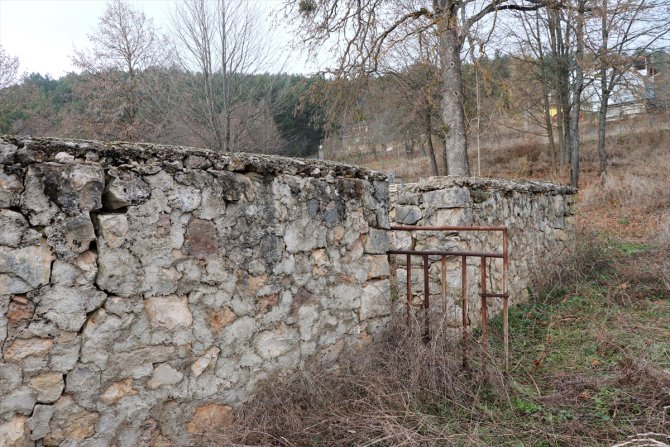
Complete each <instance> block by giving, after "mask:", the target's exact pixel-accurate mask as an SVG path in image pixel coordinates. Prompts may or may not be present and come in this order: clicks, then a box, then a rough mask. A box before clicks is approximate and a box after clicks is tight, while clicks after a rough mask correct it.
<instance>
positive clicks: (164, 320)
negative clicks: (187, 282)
mask: <svg viewBox="0 0 670 447" xmlns="http://www.w3.org/2000/svg"><path fill="white" fill-rule="evenodd" d="M144 309H145V311H146V313H147V317H148V318H149V323H150V324H151V327H152V328H154V329H159V328H163V329H167V330H174V329H178V328H188V327H190V326H191V324H192V323H193V316H192V315H191V311H190V310H189V308H188V299H187V298H186V297H178V296H176V295H171V296H160V297H152V298H148V299H147V300H145V305H144Z"/></svg>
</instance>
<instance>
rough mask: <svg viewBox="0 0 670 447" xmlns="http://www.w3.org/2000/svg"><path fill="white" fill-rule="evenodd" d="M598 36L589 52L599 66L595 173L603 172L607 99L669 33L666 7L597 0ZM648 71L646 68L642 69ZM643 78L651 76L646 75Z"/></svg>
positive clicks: (642, 0)
mask: <svg viewBox="0 0 670 447" xmlns="http://www.w3.org/2000/svg"><path fill="white" fill-rule="evenodd" d="M599 2H600V4H599V5H598V7H597V8H596V12H597V13H598V14H599V16H600V33H599V34H600V36H599V38H600V39H599V40H598V39H596V40H595V42H594V44H593V46H594V47H595V48H594V49H593V51H594V52H595V53H596V55H597V63H598V66H599V69H598V72H597V75H596V79H597V81H598V82H599V84H600V85H599V92H598V93H599V107H598V158H599V161H600V163H599V168H598V173H599V174H601V175H602V174H604V173H605V172H606V170H607V152H606V149H605V138H606V131H607V130H606V129H607V128H606V125H607V111H608V108H609V102H610V98H611V96H612V94H613V92H614V90H615V89H616V88H617V86H620V85H621V84H622V82H624V81H625V76H626V74H627V73H629V72H630V71H631V69H632V68H633V67H634V66H635V65H636V64H637V63H639V62H640V61H641V60H642V61H644V62H645V65H648V64H646V62H647V60H646V59H647V56H648V53H649V52H650V50H652V49H653V48H654V47H655V46H656V45H658V44H659V43H660V42H661V41H662V40H663V39H665V38H666V36H667V35H668V34H669V33H670V7H669V6H668V4H667V2H665V1H658V0H599ZM645 68H646V69H647V70H652V69H653V68H652V67H650V66H646V67H645ZM647 75H651V74H650V73H647Z"/></svg>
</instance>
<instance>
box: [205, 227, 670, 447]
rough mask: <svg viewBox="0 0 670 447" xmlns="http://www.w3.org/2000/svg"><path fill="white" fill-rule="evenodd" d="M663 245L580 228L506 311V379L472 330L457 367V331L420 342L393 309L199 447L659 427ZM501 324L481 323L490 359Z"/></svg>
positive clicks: (467, 441)
mask: <svg viewBox="0 0 670 447" xmlns="http://www.w3.org/2000/svg"><path fill="white" fill-rule="evenodd" d="M659 244H660V243H659ZM668 248H670V244H669V245H667V246H661V245H654V246H651V245H643V244H630V243H625V242H620V241H612V240H607V239H603V238H596V237H593V236H579V237H578V239H577V243H576V249H575V252H574V253H572V254H571V255H570V256H568V255H565V256H562V257H561V258H560V259H558V260H556V262H554V263H552V266H548V267H547V268H545V269H544V270H543V272H542V275H541V279H538V281H537V282H536V284H537V285H538V286H539V287H538V291H537V292H536V293H535V295H536V296H535V298H534V299H533V300H532V301H531V302H530V303H526V304H523V305H519V306H517V307H516V308H513V309H512V310H511V313H510V325H511V330H512V332H511V333H512V338H511V345H510V347H511V352H512V368H511V378H510V381H509V382H508V383H507V384H505V383H504V380H503V377H502V375H501V373H500V372H499V370H498V369H496V368H494V367H489V368H487V370H486V373H483V372H481V369H478V365H477V360H478V359H479V358H480V356H481V350H480V349H479V346H477V344H476V338H477V330H476V329H475V330H473V337H471V340H472V344H471V345H470V346H469V349H470V351H471V355H470V359H471V361H472V362H473V366H474V368H475V369H474V370H471V371H464V370H463V369H461V367H460V360H461V357H460V348H459V346H458V343H455V342H454V339H458V336H454V334H453V332H450V331H449V330H446V329H443V328H440V327H439V326H436V327H434V331H433V338H432V341H431V342H430V343H429V344H424V343H423V342H422V341H421V337H420V334H416V333H415V332H412V331H410V330H409V329H408V328H407V327H406V325H405V323H404V318H401V317H402V316H399V318H398V319H397V320H394V321H392V322H391V326H390V328H389V331H388V333H387V335H386V336H385V337H384V338H382V339H380V340H378V341H376V342H375V343H372V344H370V345H368V346H366V347H364V348H362V349H361V350H359V351H354V352H351V353H349V355H348V357H346V358H344V359H342V360H341V362H340V363H339V367H338V368H333V367H332V366H330V367H329V366H324V365H315V366H313V367H311V368H308V369H307V370H305V371H299V372H296V373H294V374H292V375H290V376H288V377H286V376H285V377H282V378H271V379H269V380H267V381H266V382H265V383H263V384H262V385H261V387H260V388H259V389H258V391H257V392H256V397H255V398H254V399H253V400H251V401H249V402H247V403H246V404H244V405H242V406H240V407H239V408H238V409H237V410H236V414H235V419H236V422H235V425H234V427H232V428H226V429H220V428H217V427H213V429H212V430H211V431H209V432H207V433H204V434H203V435H202V437H201V438H200V439H199V440H198V444H197V445H211V446H214V445H216V446H222V445H229V446H241V445H246V446H250V445H254V446H260V445H272V446H291V447H293V446H377V447H382V446H417V447H418V446H426V447H428V446H491V445H495V446H510V447H512V446H515V447H516V446H538V447H540V446H585V445H594V446H595V445H605V446H608V445H609V446H611V445H613V444H615V443H617V442H624V441H626V440H628V441H632V440H633V439H634V437H635V436H636V435H637V434H642V433H645V432H650V431H653V432H656V433H659V434H663V433H667V432H668V431H670V429H669V428H670V372H669V371H670V350H668V349H667V342H666V343H664V340H668V338H667V337H670V324H669V322H670V287H668V286H667V285H664V284H663V282H662V281H659V280H658V277H657V276H655V275H656V274H657V273H658V272H660V271H661V270H662V269H663V268H664V267H663V265H666V266H670V251H664V250H667V249H668ZM417 324H418V322H414V327H418V326H417ZM500 330H501V328H500V321H498V320H494V321H492V322H491V324H490V331H491V333H490V335H491V340H492V346H491V352H492V356H491V357H490V358H489V359H488V362H489V365H493V366H495V365H496V359H499V358H500V350H501V346H500V343H499V340H500ZM629 437H631V438H629ZM638 438H639V437H638ZM632 445H634V444H632Z"/></svg>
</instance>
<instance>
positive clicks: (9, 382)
mask: <svg viewBox="0 0 670 447" xmlns="http://www.w3.org/2000/svg"><path fill="white" fill-rule="evenodd" d="M21 377H22V374H21V367H19V366H18V365H13V364H11V363H4V362H3V363H0V396H4V395H6V394H8V393H9V392H10V391H12V390H14V389H16V388H18V387H19V385H21Z"/></svg>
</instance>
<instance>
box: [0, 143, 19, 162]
mask: <svg viewBox="0 0 670 447" xmlns="http://www.w3.org/2000/svg"><path fill="white" fill-rule="evenodd" d="M17 149H18V147H16V145H14V144H10V143H0V164H3V165H8V164H12V163H14V156H15V155H16V151H17Z"/></svg>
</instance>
